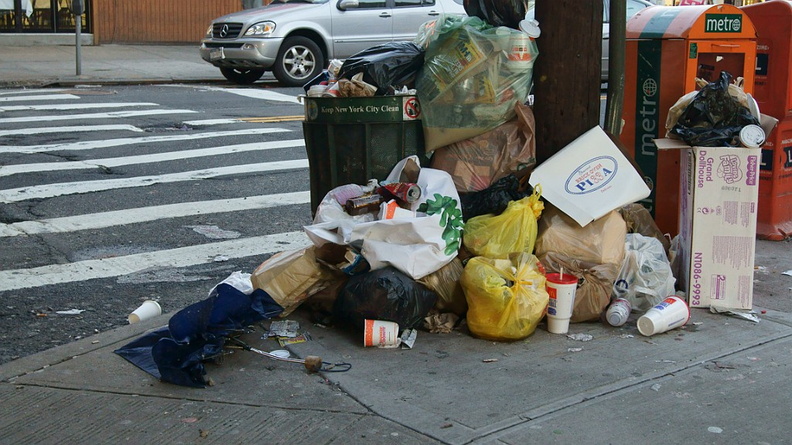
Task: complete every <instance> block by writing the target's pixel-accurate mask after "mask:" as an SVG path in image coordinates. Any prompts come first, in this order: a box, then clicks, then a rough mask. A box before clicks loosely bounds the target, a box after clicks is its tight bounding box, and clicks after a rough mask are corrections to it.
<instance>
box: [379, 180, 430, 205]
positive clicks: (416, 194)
mask: <svg viewBox="0 0 792 445" xmlns="http://www.w3.org/2000/svg"><path fill="white" fill-rule="evenodd" d="M382 189H385V192H386V194H389V195H392V196H393V197H394V198H396V199H398V200H399V201H402V202H406V203H408V204H412V203H414V202H415V201H418V200H419V199H421V187H420V186H419V185H418V184H415V183H412V182H393V183H390V184H386V185H383V186H382Z"/></svg>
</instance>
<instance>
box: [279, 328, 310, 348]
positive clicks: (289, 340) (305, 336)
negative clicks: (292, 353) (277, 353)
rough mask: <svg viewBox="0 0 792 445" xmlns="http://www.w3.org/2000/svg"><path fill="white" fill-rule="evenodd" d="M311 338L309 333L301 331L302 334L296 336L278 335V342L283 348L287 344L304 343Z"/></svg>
mask: <svg viewBox="0 0 792 445" xmlns="http://www.w3.org/2000/svg"><path fill="white" fill-rule="evenodd" d="M311 340H313V339H312V338H311V334H309V333H307V332H303V333H302V334H300V335H298V336H296V337H278V344H279V345H281V347H282V348H285V347H286V346H289V345H296V344H298V343H305V342H308V341H311Z"/></svg>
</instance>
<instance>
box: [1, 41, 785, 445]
mask: <svg viewBox="0 0 792 445" xmlns="http://www.w3.org/2000/svg"><path fill="white" fill-rule="evenodd" d="M74 49H75V48H74V47H52V46H50V47H47V46H42V47H24V48H22V47H19V48H8V47H6V48H0V60H3V63H2V64H0V79H2V86H6V87H8V86H14V85H16V86H34V85H53V84H66V83H69V82H72V83H93V82H96V83H145V82H218V81H219V82H225V79H224V78H223V77H222V76H221V75H220V73H219V71H218V70H217V69H216V68H214V67H212V66H211V65H209V64H207V63H205V62H203V61H202V60H200V58H199V57H198V51H197V48H195V47H173V46H130V45H124V46H114V45H107V46H100V47H85V48H83V57H84V58H83V73H84V74H83V75H82V76H79V77H77V76H74V75H73V74H74V58H73V56H74ZM756 265H757V272H756V275H755V278H756V279H755V284H754V289H755V296H754V304H755V310H756V311H757V312H759V313H760V318H761V321H760V322H759V323H753V322H750V321H746V320H743V319H739V318H735V317H730V316H727V315H716V314H711V313H709V312H707V311H706V310H701V309H699V310H694V311H693V314H692V317H691V320H690V322H689V323H688V325H687V326H685V327H683V328H680V329H676V330H673V331H670V332H667V333H664V334H660V335H657V336H654V337H643V336H641V335H640V334H639V333H638V331H637V329H636V327H635V319H636V316H635V315H633V316H632V318H631V320H630V321H629V322H628V324H627V325H625V326H624V327H622V328H612V327H609V326H606V325H603V324H600V323H580V324H573V325H572V326H571V328H570V334H587V335H590V336H591V339H590V340H589V341H581V340H580V339H576V338H587V337H582V336H581V337H575V338H570V337H568V336H565V335H553V334H549V333H548V332H547V330H546V327H545V325H544V324H541V325H540V326H539V328H538V329H537V331H536V332H535V333H534V334H533V335H532V336H530V337H528V338H527V339H526V340H524V341H518V342H514V343H496V342H490V341H484V340H480V339H476V338H474V337H472V336H471V335H470V334H469V333H468V332H467V331H466V330H464V329H462V330H458V331H454V332H453V333H450V334H429V333H426V332H421V333H419V336H418V339H417V342H416V344H415V347H414V348H413V349H411V350H403V349H374V348H363V347H362V341H361V340H362V339H361V338H359V337H360V335H359V334H357V333H354V332H349V331H346V330H341V329H336V328H326V327H321V326H315V325H312V324H311V323H309V322H308V321H307V315H306V314H305V313H304V312H302V311H298V312H296V313H295V314H293V316H290V317H289V318H290V319H294V320H297V321H300V323H301V325H302V327H303V330H304V331H307V332H309V333H310V334H311V336H312V339H313V340H312V341H310V342H306V343H300V344H296V345H292V346H289V349H290V350H291V352H292V353H293V354H294V355H296V356H298V357H305V356H307V355H317V356H320V357H322V358H323V360H325V361H327V362H332V363H337V362H348V363H351V364H352V369H351V370H349V371H348V372H344V373H321V374H309V373H307V372H306V371H305V370H304V369H303V367H302V366H301V365H299V364H293V363H287V362H281V361H274V360H271V359H269V358H266V357H262V356H259V355H256V354H253V353H250V352H245V351H239V350H237V351H235V352H234V353H233V354H231V355H227V356H225V358H224V360H223V361H222V363H219V364H209V365H207V371H208V376H209V377H211V379H212V381H213V382H214V386H211V387H208V388H205V389H193V388H185V387H179V386H175V385H171V384H167V383H162V382H159V381H157V380H156V379H154V378H152V377H151V376H149V375H148V374H146V373H144V372H142V371H140V370H139V369H137V368H136V367H134V366H133V365H131V364H130V363H128V362H127V361H125V360H124V359H122V358H121V357H119V356H117V355H115V354H114V353H113V350H115V349H117V348H118V347H120V346H123V345H125V344H126V343H128V342H130V341H131V340H133V339H136V338H138V337H139V336H140V335H142V334H143V333H144V332H146V331H147V330H150V329H154V328H158V327H160V326H163V325H165V324H166V323H167V321H168V318H169V316H170V315H172V314H168V315H163V316H160V317H158V318H157V319H154V320H150V321H148V322H145V323H141V324H138V325H130V326H125V327H121V328H118V329H116V330H113V331H109V332H104V333H101V334H98V335H95V336H92V337H88V338H85V339H82V340H80V341H77V342H74V343H70V344H67V345H64V346H61V347H57V348H54V349H51V350H48V351H45V352H42V353H39V354H36V355H32V356H28V357H24V358H21V359H19V360H16V361H13V362H10V363H6V364H4V365H0V399H1V400H3V414H2V415H0V443H2V444H12V443H13V444H50V443H51V444H56V443H57V444H61V443H99V444H105V443H108V444H109V443H120V442H128V443H155V442H156V443H169V444H171V443H173V444H178V443H201V444H213V443H218V444H221V443H222V444H249V443H282V444H301V443H305V444H311V445H316V444H331V443H337V444H349V443H351V444H357V443H372V444H374V443H376V444H432V443H445V444H479V443H482V444H483V443H501V444H532V443H536V444H548V443H562V444H567V443H569V444H581V443H595V444H599V443H610V444H630V445H633V444H636V443H653V444H678V443H718V444H785V443H790V438H789V431H788V430H789V428H788V427H787V425H788V413H789V412H790V410H792V393H791V392H790V391H789V380H790V376H791V375H792V369H791V368H792V294H791V293H790V287H792V277H789V276H786V275H783V274H782V272H784V271H787V270H790V269H792V260H791V256H790V254H789V244H788V242H770V241H759V242H758V244H757V257H756ZM260 337H261V331H259V332H256V333H251V334H249V335H247V336H246V340H247V341H248V342H249V343H250V344H252V345H253V346H255V347H258V348H260V349H263V350H267V351H269V350H273V349H282V348H281V347H280V346H279V345H277V344H276V343H275V342H274V341H273V340H271V339H270V340H262V339H261V338H260Z"/></svg>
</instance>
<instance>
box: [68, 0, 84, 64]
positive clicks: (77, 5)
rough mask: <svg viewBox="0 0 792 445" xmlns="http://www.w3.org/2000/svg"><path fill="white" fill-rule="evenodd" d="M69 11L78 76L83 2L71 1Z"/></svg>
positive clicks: (80, 56) (80, 58) (80, 55)
mask: <svg viewBox="0 0 792 445" xmlns="http://www.w3.org/2000/svg"><path fill="white" fill-rule="evenodd" d="M71 9H72V13H73V14H74V38H75V41H74V48H75V52H76V54H75V59H76V63H77V75H78V76H79V75H80V74H81V72H82V69H81V65H82V54H81V49H82V48H81V47H80V35H81V34H82V14H83V11H84V5H83V0H72V6H71Z"/></svg>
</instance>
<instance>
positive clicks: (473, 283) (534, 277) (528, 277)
mask: <svg viewBox="0 0 792 445" xmlns="http://www.w3.org/2000/svg"><path fill="white" fill-rule="evenodd" d="M540 267H541V266H540V263H539V260H538V259H537V258H536V257H535V256H534V255H532V254H530V253H525V252H522V253H516V254H512V255H510V256H509V258H508V259H491V258H484V257H474V258H471V259H470V261H468V263H467V265H466V266H465V270H464V272H462V277H461V278H460V280H461V283H462V290H463V291H464V292H465V299H466V300H467V302H468V311H467V323H468V328H469V329H470V333H471V334H473V335H474V336H476V337H479V338H483V339H487V340H496V341H513V340H520V339H523V338H525V337H528V336H529V335H531V334H532V333H533V332H534V330H536V326H537V325H538V324H539V322H540V321H541V320H542V318H543V317H544V315H545V311H546V310H547V303H548V302H549V301H550V296H549V295H548V294H547V290H546V289H545V282H546V280H545V276H544V274H543V273H542V271H541V269H540Z"/></svg>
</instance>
